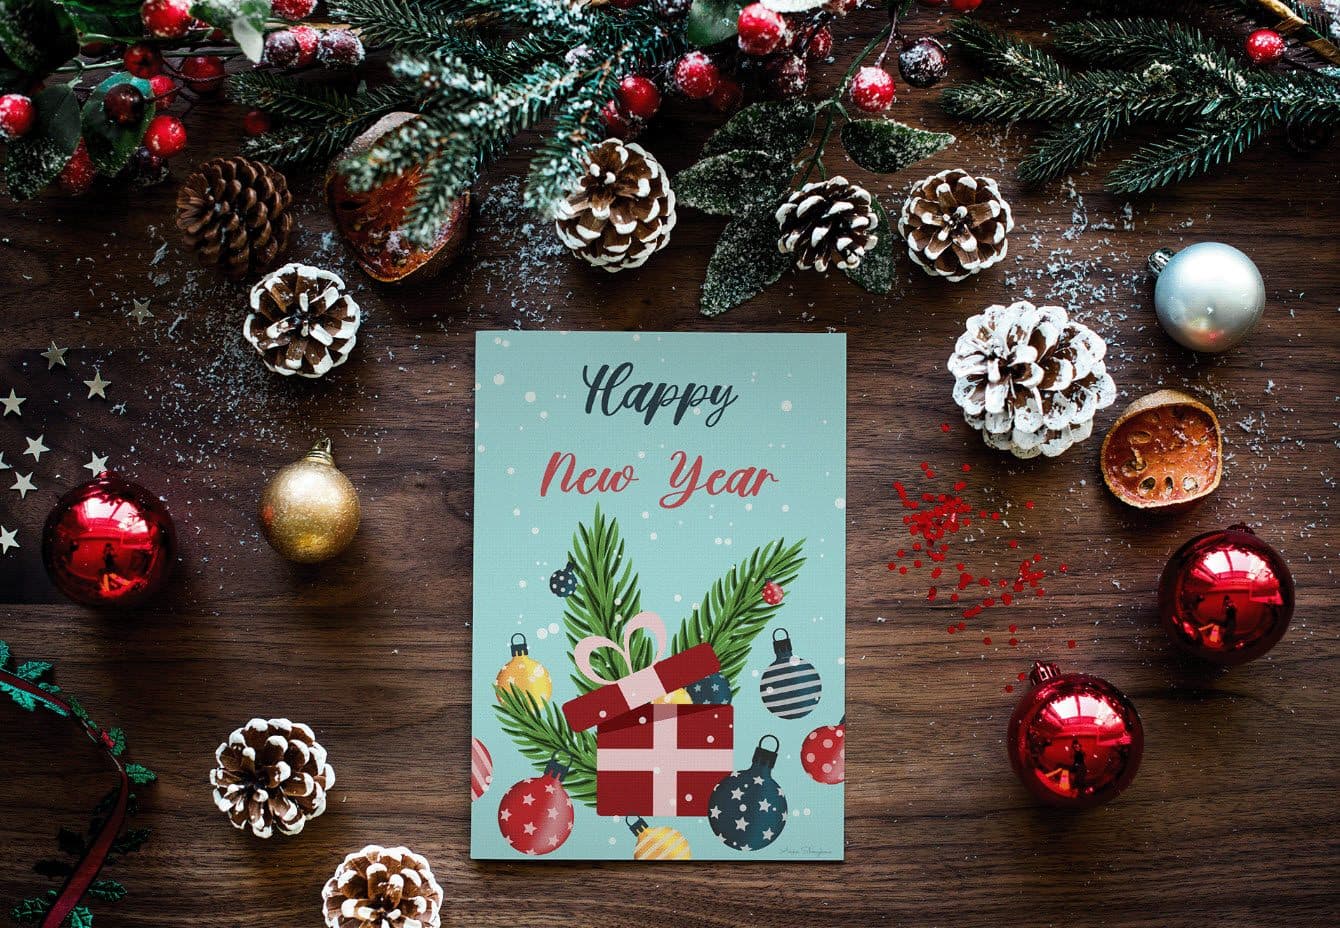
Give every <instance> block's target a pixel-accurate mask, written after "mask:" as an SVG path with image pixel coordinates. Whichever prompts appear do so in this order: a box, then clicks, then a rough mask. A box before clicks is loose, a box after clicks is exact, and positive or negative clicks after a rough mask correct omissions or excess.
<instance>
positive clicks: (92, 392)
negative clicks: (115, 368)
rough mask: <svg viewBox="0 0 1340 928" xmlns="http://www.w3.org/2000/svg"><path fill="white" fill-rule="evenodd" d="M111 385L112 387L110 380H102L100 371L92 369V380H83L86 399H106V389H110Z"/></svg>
mask: <svg viewBox="0 0 1340 928" xmlns="http://www.w3.org/2000/svg"><path fill="white" fill-rule="evenodd" d="M111 385H112V382H111V381H110V380H103V379H102V371H99V370H97V369H94V371H93V379H92V380H85V381H84V386H86V387H88V397H87V399H90V400H91V399H93V397H95V396H100V397H102V398H103V399H107V392H106V391H107V388H108V387H110V386H111Z"/></svg>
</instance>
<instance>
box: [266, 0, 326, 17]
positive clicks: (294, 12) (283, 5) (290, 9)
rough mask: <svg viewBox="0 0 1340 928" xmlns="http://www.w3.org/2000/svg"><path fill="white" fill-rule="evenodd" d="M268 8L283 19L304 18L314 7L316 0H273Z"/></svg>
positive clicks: (310, 13) (309, 14)
mask: <svg viewBox="0 0 1340 928" xmlns="http://www.w3.org/2000/svg"><path fill="white" fill-rule="evenodd" d="M270 9H272V10H274V13H275V15H276V16H279V17H281V18H283V19H306V18H307V17H309V16H311V15H312V10H315V9H316V0H274V2H273V3H271V4H270Z"/></svg>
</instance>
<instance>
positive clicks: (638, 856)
mask: <svg viewBox="0 0 1340 928" xmlns="http://www.w3.org/2000/svg"><path fill="white" fill-rule="evenodd" d="M624 823H625V824H626V825H628V830H629V831H631V832H632V833H633V834H634V835H636V836H637V844H636V845H635V846H634V848H633V859H634V860H691V859H692V855H691V854H690V853H689V842H688V840H687V839H686V838H685V837H684V836H683V835H682V834H680V833H679V832H677V831H675V829H673V828H671V827H669V826H668V825H648V824H647V821H646V819H642V818H638V819H634V820H633V821H631V822H630V821H628V819H624Z"/></svg>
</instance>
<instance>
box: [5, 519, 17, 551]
mask: <svg viewBox="0 0 1340 928" xmlns="http://www.w3.org/2000/svg"><path fill="white" fill-rule="evenodd" d="M17 547H19V543H18V542H17V541H16V540H15V539H14V529H10V528H5V527H4V526H3V525H0V554H8V553H9V549H10V548H17Z"/></svg>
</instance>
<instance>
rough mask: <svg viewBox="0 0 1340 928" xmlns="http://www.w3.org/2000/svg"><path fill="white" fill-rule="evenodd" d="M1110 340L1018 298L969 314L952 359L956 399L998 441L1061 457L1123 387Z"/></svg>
mask: <svg viewBox="0 0 1340 928" xmlns="http://www.w3.org/2000/svg"><path fill="white" fill-rule="evenodd" d="M1106 353H1107V344H1106V343H1105V342H1104V341H1103V340H1102V339H1101V338H1099V337H1098V335H1097V333H1095V332H1094V331H1093V330H1092V329H1090V328H1089V327H1088V326H1086V325H1081V324H1080V323H1078V322H1073V321H1071V320H1070V319H1069V318H1068V317H1067V316H1066V312H1065V310H1064V309H1062V308H1061V307H1059V306H1034V305H1033V304H1032V303H1028V302H1025V301H1023V300H1020V301H1019V302H1018V303H1014V304H1013V305H1011V306H999V305H997V306H990V307H987V309H986V311H985V312H983V313H982V314H981V315H978V316H973V317H972V318H971V319H969V320H968V327H967V331H966V332H964V333H963V334H962V335H960V336H959V338H958V343H957V344H956V345H955V346H954V354H953V355H952V356H951V357H950V358H949V372H950V373H951V374H953V375H954V377H955V380H954V402H956V403H958V404H959V406H961V407H963V418H964V420H965V421H966V422H967V423H968V424H969V425H971V426H972V427H973V428H975V429H978V430H980V431H981V433H982V437H983V438H984V439H986V443H987V444H988V445H990V446H991V447H992V448H1000V449H1002V450H1005V451H1010V452H1012V453H1013V454H1014V455H1015V456H1016V457H1021V458H1032V457H1037V456H1038V455H1039V454H1045V455H1046V456H1047V457H1055V456H1056V455H1058V454H1060V453H1061V452H1062V451H1065V450H1066V449H1067V448H1069V447H1070V446H1071V445H1073V444H1075V443H1076V442H1080V441H1083V440H1084V439H1086V438H1088V437H1089V434H1090V433H1091V432H1092V431H1093V416H1094V413H1096V412H1097V411H1098V410H1100V409H1104V408H1106V407H1108V406H1111V405H1112V402H1113V400H1115V399H1116V398H1117V388H1116V385H1115V384H1114V383H1113V382H1112V377H1111V376H1110V375H1109V374H1108V373H1107V367H1106V365H1104V363H1103V356H1104V355H1105V354H1106Z"/></svg>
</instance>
